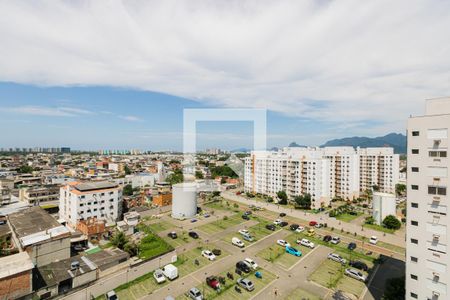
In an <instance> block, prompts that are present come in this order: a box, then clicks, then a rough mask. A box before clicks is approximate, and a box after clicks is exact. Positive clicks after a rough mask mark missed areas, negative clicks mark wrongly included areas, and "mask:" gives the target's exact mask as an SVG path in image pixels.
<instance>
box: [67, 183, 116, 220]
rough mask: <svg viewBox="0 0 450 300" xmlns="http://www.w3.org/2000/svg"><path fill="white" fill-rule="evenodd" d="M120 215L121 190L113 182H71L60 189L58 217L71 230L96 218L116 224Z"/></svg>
mask: <svg viewBox="0 0 450 300" xmlns="http://www.w3.org/2000/svg"><path fill="white" fill-rule="evenodd" d="M121 214H122V189H121V188H119V186H118V184H116V183H114V182H105V181H103V182H89V183H87V182H86V183H79V182H71V183H68V184H67V185H65V186H63V187H61V189H60V199H59V216H60V218H61V219H62V220H64V221H65V222H67V224H68V225H69V226H71V227H72V228H76V227H77V224H78V222H79V221H80V220H81V221H82V220H87V219H89V218H97V219H98V220H105V221H107V222H116V221H117V220H118V219H119V218H120V217H121Z"/></svg>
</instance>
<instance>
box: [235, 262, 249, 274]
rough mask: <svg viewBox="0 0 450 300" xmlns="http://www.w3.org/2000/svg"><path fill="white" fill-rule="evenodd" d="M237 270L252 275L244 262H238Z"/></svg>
mask: <svg viewBox="0 0 450 300" xmlns="http://www.w3.org/2000/svg"><path fill="white" fill-rule="evenodd" d="M236 269H238V270H240V271H242V272H245V273H250V267H249V266H248V265H247V264H246V263H245V262H243V261H238V262H237V263H236Z"/></svg>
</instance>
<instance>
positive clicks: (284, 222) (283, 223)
mask: <svg viewBox="0 0 450 300" xmlns="http://www.w3.org/2000/svg"><path fill="white" fill-rule="evenodd" d="M288 224H289V223H288V222H286V221H281V223H280V226H281V227H286V226H288Z"/></svg>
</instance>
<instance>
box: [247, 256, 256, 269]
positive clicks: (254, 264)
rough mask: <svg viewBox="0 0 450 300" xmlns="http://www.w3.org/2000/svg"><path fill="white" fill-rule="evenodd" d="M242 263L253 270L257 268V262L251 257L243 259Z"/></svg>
mask: <svg viewBox="0 0 450 300" xmlns="http://www.w3.org/2000/svg"><path fill="white" fill-rule="evenodd" d="M244 263H246V264H247V265H248V266H249V267H250V268H252V269H253V270H256V269H257V268H258V264H257V263H256V262H255V261H254V260H253V259H250V258H248V257H247V258H246V259H244Z"/></svg>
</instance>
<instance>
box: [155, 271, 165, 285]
mask: <svg viewBox="0 0 450 300" xmlns="http://www.w3.org/2000/svg"><path fill="white" fill-rule="evenodd" d="M153 278H155V280H156V282H157V283H163V282H164V281H166V277H164V273H163V271H162V270H161V269H156V270H155V272H153Z"/></svg>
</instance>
